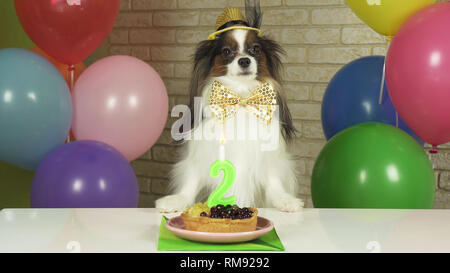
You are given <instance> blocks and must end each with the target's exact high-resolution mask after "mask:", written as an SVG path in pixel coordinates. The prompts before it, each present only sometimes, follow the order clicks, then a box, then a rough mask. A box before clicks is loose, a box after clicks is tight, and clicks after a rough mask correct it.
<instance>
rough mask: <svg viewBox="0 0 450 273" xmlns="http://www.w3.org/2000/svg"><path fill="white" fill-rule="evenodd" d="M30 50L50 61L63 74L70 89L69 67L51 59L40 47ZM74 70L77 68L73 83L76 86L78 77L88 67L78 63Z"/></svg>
mask: <svg viewBox="0 0 450 273" xmlns="http://www.w3.org/2000/svg"><path fill="white" fill-rule="evenodd" d="M30 50H31V51H33V52H34V53H37V54H39V55H41V56H42V57H44V58H46V59H47V60H49V61H50V62H51V63H52V64H53V65H54V66H55V67H56V68H57V69H58V70H59V72H61V75H62V76H63V77H64V79H66V82H67V85H68V86H69V87H70V71H69V66H68V65H66V64H63V63H60V62H58V61H57V60H55V59H53V58H52V57H50V56H49V55H48V54H47V53H45V52H44V51H43V50H42V49H40V48H38V47H35V48H33V49H30ZM74 68H75V70H74V77H73V83H74V84H75V82H76V81H77V79H78V77H79V76H80V75H81V73H83V71H84V70H85V69H86V66H85V65H84V63H83V62H80V63H77V64H76V65H75V67H74ZM71 91H72V90H71Z"/></svg>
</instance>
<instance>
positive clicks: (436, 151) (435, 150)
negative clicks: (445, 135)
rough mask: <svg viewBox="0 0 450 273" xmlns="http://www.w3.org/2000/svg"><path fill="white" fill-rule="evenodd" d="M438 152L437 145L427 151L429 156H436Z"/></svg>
mask: <svg viewBox="0 0 450 273" xmlns="http://www.w3.org/2000/svg"><path fill="white" fill-rule="evenodd" d="M438 152H439V151H438V149H437V145H432V148H431V150H430V151H429V153H430V154H437V153H438Z"/></svg>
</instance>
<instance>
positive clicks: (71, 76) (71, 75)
mask: <svg viewBox="0 0 450 273" xmlns="http://www.w3.org/2000/svg"><path fill="white" fill-rule="evenodd" d="M67 70H68V72H69V79H70V80H69V82H70V94H71V95H72V91H73V85H74V77H75V66H74V65H73V64H71V65H69V66H68V68H67ZM70 132H71V131H70V130H69V135H68V136H67V138H66V143H69V142H70V141H71V139H70Z"/></svg>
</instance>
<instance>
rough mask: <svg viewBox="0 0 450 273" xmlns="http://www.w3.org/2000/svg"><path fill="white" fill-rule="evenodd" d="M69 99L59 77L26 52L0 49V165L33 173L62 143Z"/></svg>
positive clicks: (69, 110) (67, 123)
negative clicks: (8, 164) (1, 162)
mask: <svg viewBox="0 0 450 273" xmlns="http://www.w3.org/2000/svg"><path fill="white" fill-rule="evenodd" d="M71 122H72V99H71V96H70V92H69V88H68V86H67V84H66V81H65V80H64V78H63V77H62V75H61V74H60V72H59V71H58V70H57V69H56V68H55V67H54V66H53V65H52V64H51V63H50V62H49V61H47V60H46V59H45V58H44V57H41V56H39V55H38V54H35V53H33V52H31V51H29V50H24V49H16V48H7V49H2V50H0V160H1V161H4V162H7V163H10V164H12V165H15V166H18V167H21V168H24V169H27V170H35V169H36V168H37V166H38V165H39V163H40V162H41V160H42V159H43V158H44V157H45V155H46V154H47V153H48V152H50V151H51V150H52V149H54V148H56V147H57V146H59V145H61V144H63V143H64V141H65V139H66V137H67V135H68V134H69V130H70V124H71Z"/></svg>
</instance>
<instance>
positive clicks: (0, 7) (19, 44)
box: [0, 0, 36, 49]
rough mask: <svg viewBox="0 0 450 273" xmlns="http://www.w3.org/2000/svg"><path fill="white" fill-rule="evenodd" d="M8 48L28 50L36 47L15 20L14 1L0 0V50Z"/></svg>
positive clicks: (17, 20)
mask: <svg viewBox="0 0 450 273" xmlns="http://www.w3.org/2000/svg"><path fill="white" fill-rule="evenodd" d="M9 47H15V48H25V49H30V48H34V47H36V45H35V44H34V43H33V42H32V41H31V39H30V38H28V35H27V34H26V33H25V31H24V30H23V28H22V25H21V24H20V22H19V18H17V14H16V8H15V7H14V0H0V49H1V48H9Z"/></svg>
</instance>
